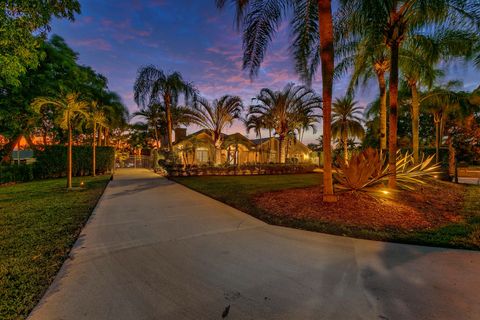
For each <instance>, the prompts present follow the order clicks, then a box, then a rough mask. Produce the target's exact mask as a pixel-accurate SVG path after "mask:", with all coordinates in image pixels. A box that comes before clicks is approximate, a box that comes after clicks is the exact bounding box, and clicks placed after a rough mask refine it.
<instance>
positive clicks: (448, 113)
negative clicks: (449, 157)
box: [421, 81, 476, 162]
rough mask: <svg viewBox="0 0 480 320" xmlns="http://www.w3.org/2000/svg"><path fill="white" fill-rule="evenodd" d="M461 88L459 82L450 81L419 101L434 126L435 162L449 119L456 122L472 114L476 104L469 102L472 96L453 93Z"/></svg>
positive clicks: (457, 92) (458, 92)
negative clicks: (430, 114) (431, 118)
mask: <svg viewBox="0 0 480 320" xmlns="http://www.w3.org/2000/svg"><path fill="white" fill-rule="evenodd" d="M460 86H461V82H459V81H450V82H448V83H447V84H446V85H444V86H437V87H435V88H433V89H432V90H431V91H429V92H428V93H426V94H425V96H424V97H422V99H421V103H422V105H423V107H424V108H425V109H426V110H428V111H429V112H430V113H432V115H433V121H434V124H435V160H436V161H437V162H439V161H440V156H439V155H440V154H439V151H440V145H441V144H442V140H443V137H444V135H445V126H446V122H447V119H448V118H449V117H454V118H456V119H457V120H458V119H462V118H464V117H465V116H468V115H470V114H472V113H473V111H472V110H473V109H474V108H475V107H476V104H475V103H474V102H473V103H472V101H471V97H472V95H471V94H470V93H466V92H463V91H455V88H458V87H460Z"/></svg>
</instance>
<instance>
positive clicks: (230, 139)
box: [174, 129, 310, 150]
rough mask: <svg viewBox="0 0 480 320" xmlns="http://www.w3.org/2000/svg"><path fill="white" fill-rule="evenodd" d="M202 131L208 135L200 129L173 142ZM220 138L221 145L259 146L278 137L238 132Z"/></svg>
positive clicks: (184, 139) (188, 137)
mask: <svg viewBox="0 0 480 320" xmlns="http://www.w3.org/2000/svg"><path fill="white" fill-rule="evenodd" d="M202 133H204V134H207V135H209V136H210V131H209V130H207V129H201V130H199V131H197V132H194V133H191V134H189V135H187V136H186V137H185V138H183V139H182V140H180V141H176V142H175V143H174V145H176V144H178V143H182V142H185V141H188V140H190V139H192V138H193V137H196V136H198V135H200V134H202ZM222 138H223V145H224V146H228V145H231V144H235V143H240V144H243V145H245V146H248V147H254V146H259V145H261V144H263V143H265V142H267V141H269V140H271V139H274V140H277V141H278V138H275V137H271V138H270V137H269V138H261V139H248V138H247V137H245V136H244V135H243V134H241V133H239V132H236V133H232V134H229V135H227V134H222ZM295 144H296V145H297V146H299V147H301V148H304V149H305V150H310V149H309V148H308V147H307V146H306V145H304V144H303V143H302V142H300V141H296V143H295Z"/></svg>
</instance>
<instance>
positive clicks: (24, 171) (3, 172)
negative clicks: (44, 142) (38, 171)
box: [0, 164, 34, 184]
mask: <svg viewBox="0 0 480 320" xmlns="http://www.w3.org/2000/svg"><path fill="white" fill-rule="evenodd" d="M33 179H34V176H33V164H20V165H17V164H10V165H1V166H0V184H3V183H9V182H27V181H32V180H33Z"/></svg>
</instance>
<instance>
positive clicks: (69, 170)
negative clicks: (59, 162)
mask: <svg viewBox="0 0 480 320" xmlns="http://www.w3.org/2000/svg"><path fill="white" fill-rule="evenodd" d="M67 121H68V154H67V188H68V189H71V188H72V125H71V123H70V117H69V116H68V115H67Z"/></svg>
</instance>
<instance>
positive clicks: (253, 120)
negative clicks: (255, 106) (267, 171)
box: [243, 114, 266, 161]
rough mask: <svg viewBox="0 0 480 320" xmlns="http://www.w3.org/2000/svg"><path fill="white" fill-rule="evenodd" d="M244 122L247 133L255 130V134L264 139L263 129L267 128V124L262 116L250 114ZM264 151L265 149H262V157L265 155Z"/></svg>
mask: <svg viewBox="0 0 480 320" xmlns="http://www.w3.org/2000/svg"><path fill="white" fill-rule="evenodd" d="M243 123H244V124H245V128H246V130H247V134H248V133H250V130H253V131H254V132H255V136H256V137H258V138H259V139H260V140H262V130H263V129H266V124H265V121H264V119H263V118H262V117H259V116H256V115H254V114H250V115H247V117H246V118H245V119H244V120H243ZM262 151H263V150H260V157H262V156H263V152H262ZM257 155H258V154H257ZM257 161H258V159H257Z"/></svg>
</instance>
